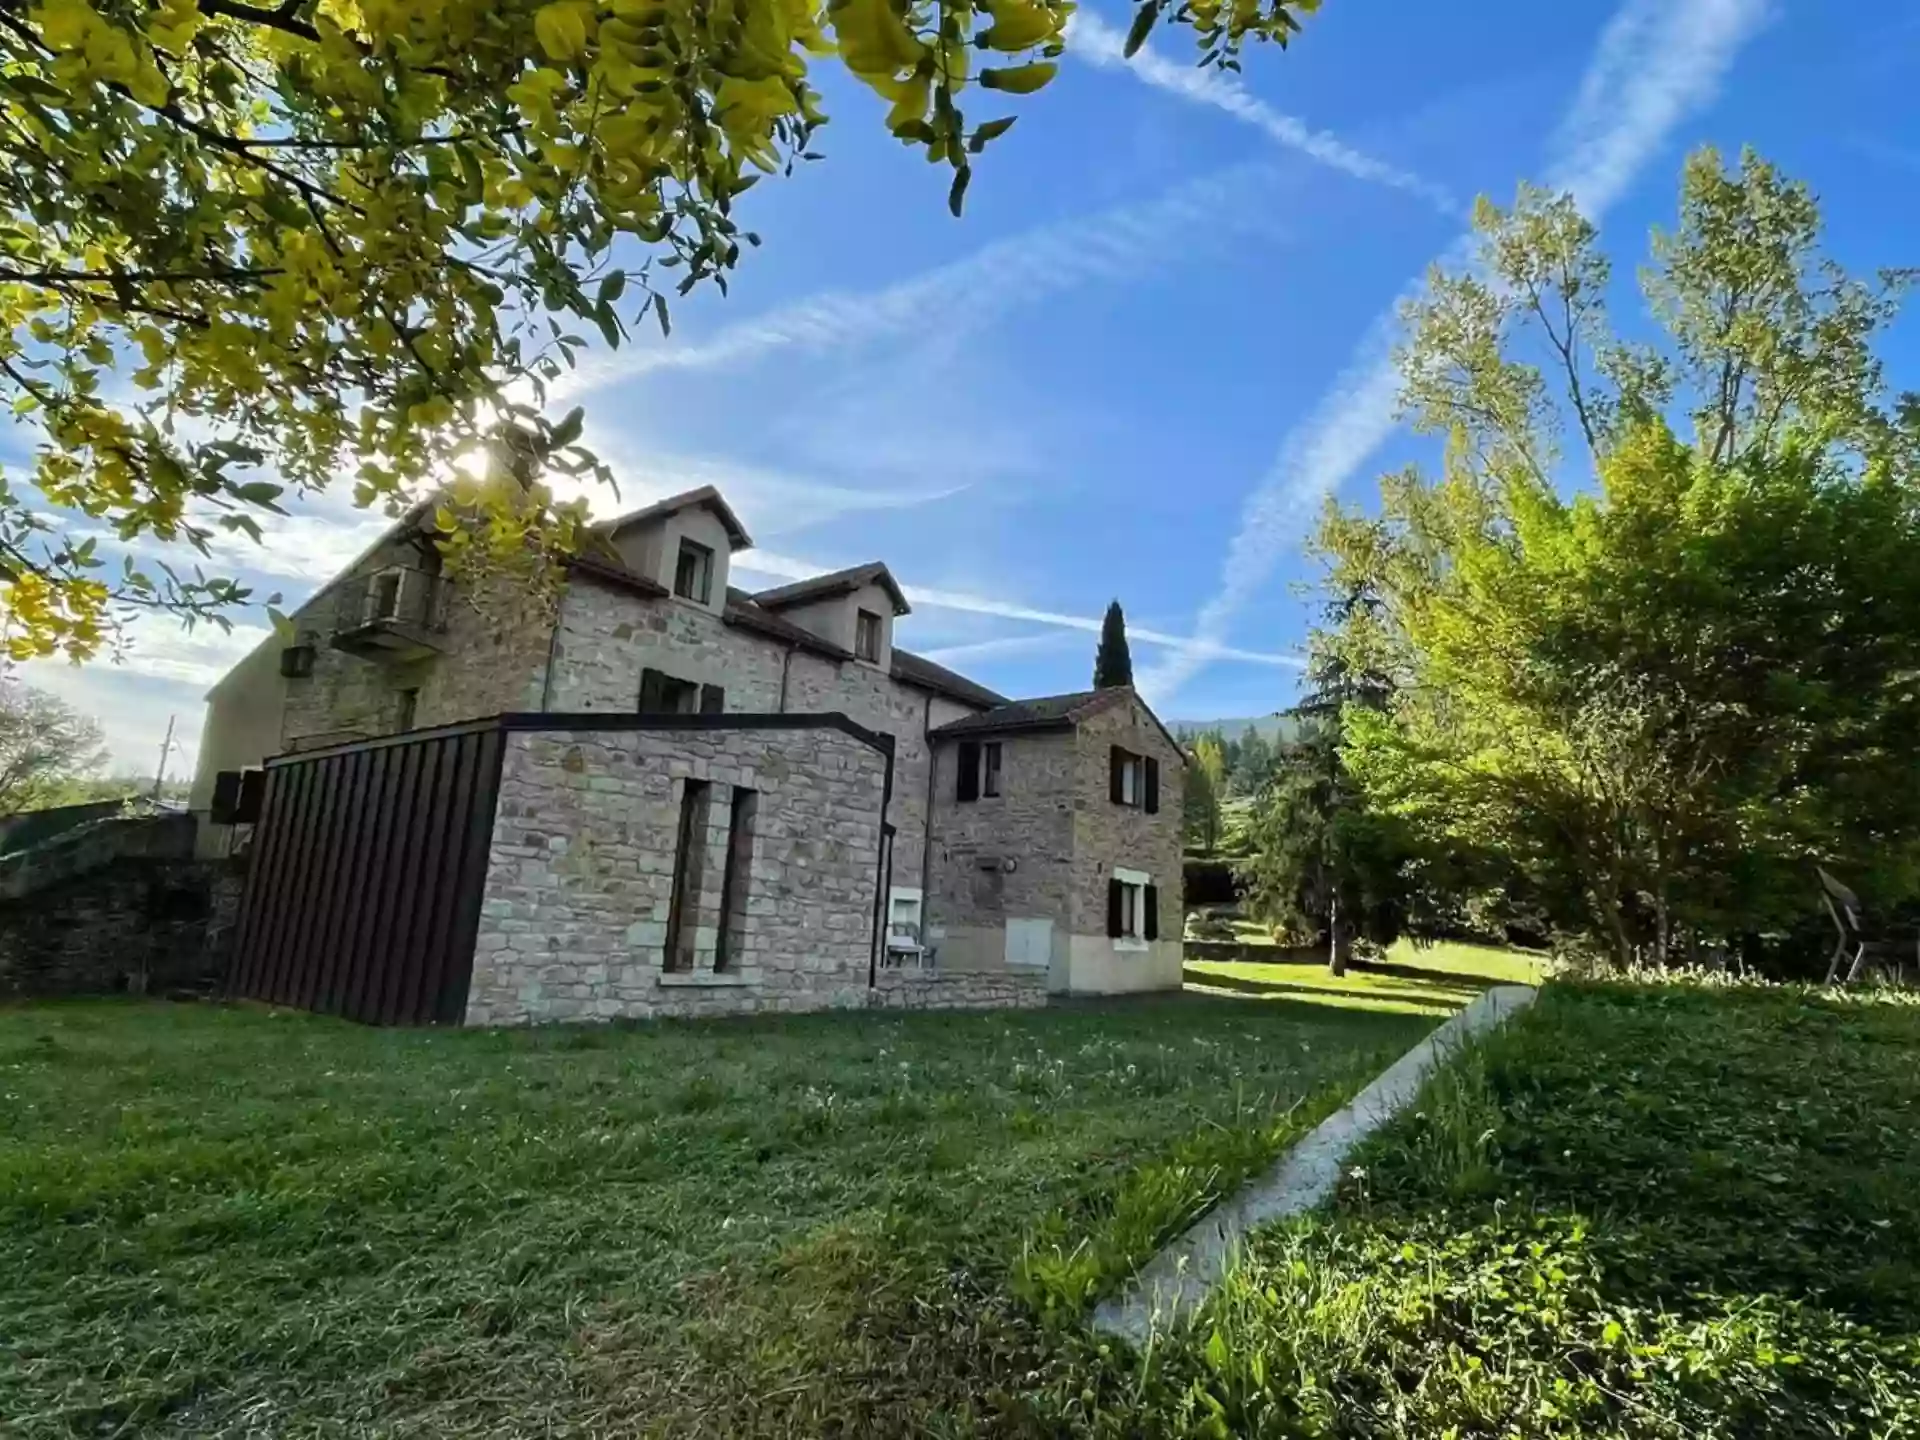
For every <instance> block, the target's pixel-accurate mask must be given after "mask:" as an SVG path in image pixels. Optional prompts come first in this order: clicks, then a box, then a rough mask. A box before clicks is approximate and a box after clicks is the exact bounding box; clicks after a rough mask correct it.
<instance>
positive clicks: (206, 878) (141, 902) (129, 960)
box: [0, 814, 245, 999]
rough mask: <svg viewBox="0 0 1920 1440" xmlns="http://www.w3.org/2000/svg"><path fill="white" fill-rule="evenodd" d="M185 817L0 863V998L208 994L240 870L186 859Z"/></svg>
mask: <svg viewBox="0 0 1920 1440" xmlns="http://www.w3.org/2000/svg"><path fill="white" fill-rule="evenodd" d="M193 835H194V821H193V817H192V816H191V815H184V814H180V815H174V814H168V815H148V816H131V817H127V818H119V819H111V820H102V821H98V822H95V823H94V824H91V825H87V826H84V827H81V828H80V829H77V830H70V831H67V832H66V833H64V834H62V835H60V836H57V837H56V838H55V839H53V840H51V841H49V842H47V843H46V844H44V845H40V846H36V847H35V848H33V849H31V850H24V851H21V852H19V853H17V854H14V855H10V856H8V857H7V859H6V861H5V862H4V863H0V997H4V998H9V999H14V998H22V997H26V996H35V995H105V994H114V993H117V992H125V991H132V992H136V993H138V992H146V993H151V994H165V993H170V992H178V991H192V992H196V993H207V992H209V991H211V990H213V989H215V988H217V986H218V984H219V981H220V979H221V978H222V977H223V976H224V974H225V971H226V950H227V942H228V939H229V937H230V935H231V932H232V928H233V923H234V920H235V917H236V916H237V914H238V912H239V905H240V896H241V893H242V890H243V889H244V880H245V870H244V867H243V866H241V865H239V864H237V863H208V862H202V861H195V860H192V859H190V858H188V857H190V855H191V853H192V849H193Z"/></svg>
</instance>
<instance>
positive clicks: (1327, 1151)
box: [1093, 985, 1536, 1345]
mask: <svg viewBox="0 0 1920 1440" xmlns="http://www.w3.org/2000/svg"><path fill="white" fill-rule="evenodd" d="M1535 993H1536V992H1535V991H1534V990H1533V989H1532V988H1531V987H1529V986H1526V985H1496V986H1495V987H1494V988H1493V989H1491V990H1489V991H1487V992H1486V993H1485V994H1484V995H1482V996H1481V997H1480V998H1479V999H1477V1000H1475V1001H1474V1002H1473V1003H1472V1004H1471V1005H1469V1006H1467V1008H1466V1009H1464V1010H1462V1011H1461V1012H1460V1013H1459V1014H1458V1015H1455V1016H1454V1017H1453V1018H1452V1019H1451V1020H1449V1021H1447V1022H1446V1024H1444V1025H1442V1026H1441V1027H1440V1028H1439V1029H1438V1030H1435V1031H1434V1032H1433V1033H1432V1034H1431V1035H1429V1036H1427V1038H1426V1039H1424V1040H1422V1041H1421V1042H1420V1043H1419V1044H1418V1045H1416V1046H1414V1047H1413V1049H1411V1050H1409V1051H1408V1052H1407V1053H1406V1054H1404V1055H1402V1056H1401V1057H1400V1058H1399V1059H1398V1060H1396V1061H1394V1062H1393V1064H1392V1065H1390V1066H1389V1067H1388V1068H1387V1069H1386V1070H1384V1071H1382V1072H1381V1073H1380V1075H1379V1076H1378V1077H1377V1078H1376V1079H1375V1080H1374V1081H1373V1083H1372V1084H1370V1085H1368V1086H1367V1088H1366V1089H1364V1090H1362V1091H1361V1092H1360V1093H1359V1094H1358V1095H1356V1096H1354V1097H1353V1099H1352V1100H1351V1101H1350V1102H1349V1103H1348V1104H1347V1106H1346V1108H1344V1109H1342V1110H1340V1111H1338V1112H1336V1113H1335V1114H1333V1115H1330V1116H1329V1117H1328V1118H1327V1119H1325V1120H1323V1121H1322V1122H1321V1123H1320V1124H1319V1125H1318V1126H1317V1127H1315V1129H1314V1131H1313V1133H1312V1134H1310V1135H1308V1136H1307V1138H1306V1139H1304V1140H1302V1141H1301V1142H1300V1143H1299V1144H1298V1145H1296V1146H1294V1148H1293V1149H1292V1150H1290V1151H1288V1152H1287V1154H1286V1155H1284V1156H1283V1157H1281V1159H1280V1161H1279V1162H1278V1163H1277V1164H1276V1165H1275V1166H1274V1168H1273V1169H1271V1170H1269V1171H1268V1172H1267V1173H1266V1174H1265V1175H1263V1176H1261V1177H1260V1178H1259V1179H1257V1180H1255V1181H1254V1182H1253V1183H1252V1184H1250V1185H1248V1186H1247V1188H1246V1189H1244V1190H1242V1191H1241V1192H1240V1194H1239V1195H1237V1196H1235V1197H1234V1198H1233V1199H1232V1200H1229V1201H1228V1202H1227V1203H1226V1204H1224V1205H1221V1206H1219V1207H1217V1208H1216V1209H1214V1210H1211V1211H1209V1212H1208V1213H1207V1214H1205V1215H1203V1216H1201V1217H1200V1219H1199V1220H1198V1221H1197V1222H1195V1224H1194V1226H1193V1228H1192V1229H1190V1230H1188V1231H1187V1233H1186V1234H1184V1235H1182V1236H1181V1237H1180V1238H1179V1239H1177V1240H1175V1241H1174V1242H1173V1243H1172V1244H1170V1245H1169V1246H1167V1248H1166V1249H1164V1250H1162V1251H1161V1252H1160V1253H1159V1254H1158V1255H1156V1256H1154V1257H1153V1259H1152V1260H1150V1261H1148V1262H1147V1264H1146V1267H1145V1268H1144V1269H1142V1270H1141V1272H1140V1273H1139V1274H1138V1275H1137V1276H1135V1277H1134V1280H1133V1283H1132V1284H1131V1285H1129V1286H1128V1287H1127V1289H1126V1291H1125V1292H1124V1293H1123V1294H1121V1295H1119V1296H1116V1297H1115V1298H1113V1299H1111V1300H1106V1301H1103V1302H1101V1304H1100V1306H1099V1307H1098V1308H1097V1309H1096V1310H1095V1311H1094V1312H1093V1325H1094V1328H1095V1329H1096V1330H1101V1331H1104V1332H1106V1333H1107V1334H1109V1335H1117V1336H1119V1337H1121V1338H1122V1339H1124V1340H1129V1341H1131V1342H1132V1343H1133V1344H1135V1345H1144V1344H1145V1343H1146V1341H1147V1340H1148V1338H1149V1337H1150V1336H1151V1335H1152V1334H1153V1332H1154V1331H1155V1330H1165V1329H1167V1328H1168V1327H1169V1326H1171V1325H1174V1324H1176V1323H1178V1322H1179V1321H1181V1320H1186V1319H1191V1318H1192V1316H1193V1314H1194V1312H1195V1311H1197V1310H1198V1309H1199V1308H1200V1307H1201V1305H1203V1304H1205V1303H1206V1299H1207V1297H1208V1296H1209V1295H1210V1294H1212V1293H1213V1288H1214V1286H1216V1285H1218V1284H1219V1283H1220V1280H1221V1278H1222V1277H1223V1276H1224V1275H1225V1274H1226V1273H1227V1269H1228V1266H1229V1265H1230V1263H1231V1262H1232V1258H1233V1254H1234V1252H1235V1251H1236V1250H1237V1249H1238V1247H1239V1245H1240V1242H1241V1240H1242V1239H1243V1238H1244V1237H1245V1236H1246V1234H1247V1232H1248V1231H1250V1230H1252V1229H1254V1228H1255V1227H1256V1226H1259V1225H1269V1224H1272V1223H1273V1222H1274V1221H1275V1220H1281V1219H1284V1218H1286V1217H1287V1216H1289V1215H1298V1214H1300V1213H1301V1212H1302V1211H1306V1210H1311V1209H1312V1208H1313V1207H1314V1206H1316V1205H1318V1204H1319V1203H1320V1202H1321V1201H1323V1200H1325V1199H1326V1198H1327V1197H1328V1196H1329V1195H1331V1194H1332V1193H1333V1189H1334V1186H1335V1185H1336V1184H1338V1183H1339V1180H1340V1167H1341V1165H1342V1164H1343V1163H1344V1162H1345V1160H1346V1158H1347V1156H1348V1155H1350V1154H1352V1153H1353V1150H1354V1147H1355V1146H1357V1145H1358V1144H1359V1143H1360V1142H1361V1141H1362V1140H1364V1139H1366V1138H1367V1137H1368V1136H1369V1135H1371V1134H1373V1132H1374V1131H1376V1130H1378V1129H1379V1128H1380V1127H1381V1126H1382V1125H1384V1124H1386V1123H1387V1121H1389V1120H1391V1119H1392V1118H1393V1117H1394V1116H1395V1115H1397V1114H1399V1113H1400V1111H1402V1110H1404V1109H1405V1108H1406V1107H1407V1106H1408V1105H1410V1104H1411V1103H1412V1102H1413V1098H1414V1097H1415V1096H1416V1095H1418V1094H1419V1093H1420V1087H1421V1086H1422V1085H1424V1084H1425V1083H1426V1080H1427V1077H1428V1076H1429V1075H1430V1074H1432V1073H1433V1071H1434V1069H1435V1068H1436V1067H1437V1066H1438V1065H1439V1064H1440V1063H1441V1061H1443V1060H1445V1059H1446V1058H1447V1056H1448V1055H1450V1054H1452V1053H1453V1052H1454V1051H1455V1050H1457V1049H1459V1048H1460V1046H1461V1045H1463V1044H1465V1043H1466V1041H1467V1040H1469V1039H1471V1038H1473V1037H1474V1036H1477V1035H1484V1034H1485V1033H1486V1032H1487V1031H1489V1030H1492V1029H1493V1028H1494V1027H1496V1026H1498V1025H1500V1024H1502V1023H1504V1022H1505V1021H1506V1020H1507V1019H1508V1018H1509V1017H1510V1016H1512V1015H1514V1014H1517V1013H1518V1012H1519V1011H1521V1010H1523V1009H1525V1008H1526V1007H1527V1006H1528V1005H1531V1004H1532V1003H1533V998H1534V995H1535Z"/></svg>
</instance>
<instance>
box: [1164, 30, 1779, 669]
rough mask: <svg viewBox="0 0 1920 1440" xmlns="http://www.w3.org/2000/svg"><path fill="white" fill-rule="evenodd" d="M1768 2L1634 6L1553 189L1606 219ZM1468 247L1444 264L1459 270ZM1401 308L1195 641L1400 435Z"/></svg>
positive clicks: (1573, 112) (1196, 655) (1304, 444)
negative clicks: (1328, 500) (1396, 355)
mask: <svg viewBox="0 0 1920 1440" xmlns="http://www.w3.org/2000/svg"><path fill="white" fill-rule="evenodd" d="M1769 8H1770V7H1769V3H1768V0H1627V3H1626V4H1625V5H1623V6H1622V7H1621V9H1620V10H1619V11H1618V12H1617V13H1616V14H1615V15H1614V17H1613V19H1612V20H1611V21H1610V22H1609V23H1608V25H1607V28H1606V29H1605V31H1604V32H1602V35H1601V38H1600V43H1599V46H1598V47H1597V49H1596V50H1595V52H1594V56H1593V59H1592V61H1591V62H1590V63H1589V65H1588V68H1587V73H1586V76H1585V78H1584V80H1583V81H1582V83H1581V87H1580V91H1579V94H1578V95H1577V96H1576V98H1575V100H1574V103H1573V105H1572V107H1571V109H1570V110H1569V111H1568V113H1567V116H1566V118H1565V119H1564V121H1563V122H1562V124H1561V125H1560V127H1559V129H1558V130H1557V131H1556V133H1555V141H1554V151H1555V153H1554V155H1553V156H1552V158H1551V160H1550V162H1549V164H1548V166H1547V183H1548V184H1549V185H1550V186H1551V187H1552V188H1554V189H1557V190H1568V191H1571V192H1572V193H1573V195H1574V196H1575V198H1576V199H1577V200H1578V201H1579V203H1580V206H1581V208H1582V209H1583V210H1584V211H1585V212H1586V213H1587V215H1588V216H1589V217H1590V218H1591V219H1593V220H1595V221H1596V222H1597V221H1598V220H1599V219H1600V218H1601V217H1602V216H1603V215H1604V214H1605V212H1606V211H1607V210H1608V209H1609V208H1610V207H1611V206H1612V205H1613V203H1614V202H1615V201H1616V200H1618V199H1619V198H1620V196H1621V195H1622V194H1623V193H1624V192H1625V191H1626V188H1627V186H1628V185H1629V184H1631V183H1632V181H1633V178H1634V176H1635V175H1636V174H1637V173H1638V172H1639V170H1640V169H1641V167H1642V166H1644V165H1645V164H1646V163H1647V162H1648V161H1649V160H1650V159H1652V158H1653V156H1654V155H1655V154H1656V153H1657V152H1658V151H1659V150H1660V149H1661V148H1662V147H1663V146H1664V145H1665V144H1666V142H1667V140H1668V138H1669V136H1670V135H1671V133H1672V131H1673V129H1674V127H1675V126H1676V125H1677V124H1679V122H1680V121H1681V120H1683V119H1684V118H1685V117H1686V116H1687V115H1688V114H1689V113H1691V112H1692V111H1693V110H1694V109H1696V108H1698V107H1699V106H1701V105H1704V104H1706V103H1707V102H1709V101H1710V100H1712V98H1713V97H1714V96H1715V95H1716V94H1717V93H1718V91H1719V87H1720V84H1721V81H1722V80H1723V79H1724V78H1725V76H1726V73H1727V70H1728V68H1729V67H1730V66H1731V65H1732V64H1733V60H1734V57H1735V56H1736V55H1737V54H1738V53H1739V50H1740V47H1741V45H1742V44H1743V43H1745V41H1746V40H1747V39H1748V37H1749V36H1751V35H1752V34H1753V33H1754V32H1755V31H1756V30H1757V29H1758V28H1759V26H1760V24H1761V22H1762V21H1763V20H1764V19H1765V18H1766V16H1767V13H1768V10H1769ZM1466 254H1467V242H1466V241H1465V240H1462V241H1458V242H1456V243H1455V244H1454V245H1453V246H1452V247H1451V248H1450V249H1449V250H1448V251H1447V253H1446V255H1445V256H1444V257H1443V258H1442V260H1441V262H1440V263H1442V264H1443V265H1447V264H1451V265H1458V264H1459V263H1460V262H1461V260H1463V259H1464V258H1465V256H1466ZM1396 323H1397V321H1396V311H1395V309H1393V308H1389V309H1388V310H1387V311H1386V312H1385V313H1384V314H1382V315H1381V316H1380V317H1379V318H1378V319H1377V320H1375V322H1374V323H1373V325H1372V326H1371V327H1370V328H1369V330H1368V332H1367V335H1366V338H1365V339H1364V340H1363V341H1362V343H1361V345H1360V347H1359V349H1358V351H1357V352H1356V353H1355V356H1354V359H1353V361H1352V363H1351V364H1350V365H1349V366H1348V368H1347V369H1346V371H1345V372H1344V373H1342V375H1341V376H1340V378H1339V379H1338V380H1336V381H1335V382H1334V386H1333V389H1332V390H1331V391H1330V392H1328V394H1327V395H1326V396H1324V397H1323V398H1322V399H1321V401H1320V402H1319V404H1318V405H1316V406H1315V407H1314V410H1313V412H1312V413H1311V414H1310V415H1309V416H1308V417H1307V418H1306V420H1305V421H1303V422H1302V423H1301V424H1300V425H1298V426H1296V427H1295V428H1294V430H1293V431H1292V432H1291V433H1290V434H1289V435H1288V436H1287V437H1286V439H1285V440H1284V441H1283V442H1282V443H1281V446H1280V453H1279V456H1278V458H1276V460H1275V461H1274V464H1273V467H1272V468H1271V469H1270V470H1268V472H1267V474H1266V476H1265V478H1264V479H1262V480H1261V482H1260V484H1259V485H1258V486H1257V487H1256V488H1255V489H1254V491H1253V492H1252V493H1251V494H1250V495H1248V497H1247V499H1246V502H1245V504H1244V506H1243V507H1242V510H1241V515H1240V529H1239V531H1238V533H1236V534H1235V536H1234V538H1233V542H1232V544H1231V545H1230V546H1229V548H1228V551H1227V557H1226V560H1225V562H1224V563H1223V564H1222V566H1221V571H1220V587H1219V589H1218V590H1217V591H1216V592H1215V594H1214V596H1213V598H1212V599H1211V600H1209V601H1208V602H1207V604H1206V606H1205V607H1204V608H1203V609H1202V610H1201V612H1200V619H1199V623H1198V625H1197V626H1196V627H1195V630H1196V638H1197V639H1199V640H1201V641H1204V642H1218V641H1220V640H1222V639H1224V637H1225V636H1226V634H1227V630H1228V626H1229V625H1230V623H1231V622H1232V620H1233V618H1234V616H1235V615H1237V614H1238V613H1239V612H1240V610H1241V609H1242V608H1243V607H1244V606H1245V605H1246V603H1247V602H1248V601H1249V600H1250V599H1251V598H1252V597H1253V596H1254V595H1255V594H1256V593H1257V592H1258V591H1259V590H1260V589H1261V587H1262V586H1264V585H1265V584H1266V582H1267V580H1268V579H1269V578H1270V577H1271V576H1272V573H1273V568H1274V565H1275V564H1276V562H1277V561H1278V559H1279V557H1280V555H1281V554H1283V553H1284V552H1285V551H1286V550H1287V549H1288V548H1289V547H1290V546H1291V545H1292V544H1294V543H1295V542H1296V541H1297V540H1298V539H1299V538H1300V534H1301V532H1302V529H1303V523H1302V522H1303V521H1304V520H1305V519H1306V518H1307V517H1308V516H1309V515H1311V514H1312V513H1313V511H1314V510H1316V509H1317V508H1318V506H1319V505H1320V503H1321V501H1322V500H1323V499H1324V498H1325V497H1326V496H1327V495H1330V494H1332V493H1333V492H1334V491H1336V490H1338V489H1339V488H1340V487H1341V486H1342V485H1344V484H1345V483H1346V482H1347V481H1348V480H1349V479H1350V478H1351V477H1352V476H1353V474H1354V472H1355V471H1357V470H1358V469H1359V468H1360V467H1361V466H1362V465H1363V464H1365V463H1366V461H1367V459H1368V457H1369V456H1371V455H1372V454H1373V452H1374V451H1375V450H1377V449H1378V448H1379V447H1380V444H1381V443H1382V442H1383V441H1384V440H1385V439H1386V438H1387V436H1388V435H1389V434H1391V433H1392V431H1393V429H1394V425H1395V420H1394V413H1395V410H1396V403H1397V397H1398V394H1399V376H1398V374H1397V373H1396V372H1395V369H1394V366H1393V359H1392V355H1391V353H1390V351H1391V346H1392V339H1393V335H1394V333H1395V331H1394V327H1395V325H1396ZM1207 660H1208V657H1207V656H1206V655H1205V654H1204V653H1202V652H1201V651H1200V650H1198V649H1189V650H1186V651H1181V652H1176V653H1175V654H1174V655H1172V656H1171V657H1169V658H1168V660H1167V661H1166V662H1165V663H1164V664H1163V665H1161V666H1159V667H1156V669H1155V670H1154V671H1153V672H1152V673H1151V674H1150V675H1147V676H1143V677H1141V686H1142V688H1143V689H1147V688H1149V687H1151V689H1152V690H1153V691H1154V692H1155V693H1157V694H1159V695H1161V696H1163V697H1167V698H1171V697H1172V696H1173V695H1175V694H1176V693H1177V692H1178V691H1179V689H1180V687H1181V686H1182V685H1184V684H1185V683H1186V682H1187V681H1188V680H1189V679H1191V678H1192V677H1193V675H1194V674H1196V673H1197V672H1198V671H1199V670H1200V669H1201V667H1202V666H1204V665H1205V664H1206V663H1207Z"/></svg>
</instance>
